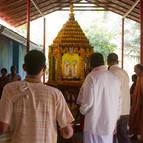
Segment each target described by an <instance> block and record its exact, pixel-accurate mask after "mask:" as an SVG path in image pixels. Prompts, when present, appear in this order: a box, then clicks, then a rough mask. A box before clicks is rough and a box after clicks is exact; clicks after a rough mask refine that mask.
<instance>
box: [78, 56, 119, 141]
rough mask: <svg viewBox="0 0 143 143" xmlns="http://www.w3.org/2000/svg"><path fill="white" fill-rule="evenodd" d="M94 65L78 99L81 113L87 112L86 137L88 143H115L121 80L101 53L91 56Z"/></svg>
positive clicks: (85, 113)
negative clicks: (110, 69) (105, 64)
mask: <svg viewBox="0 0 143 143" xmlns="http://www.w3.org/2000/svg"><path fill="white" fill-rule="evenodd" d="M91 68H92V71H91V72H90V73H89V74H88V75H87V77H86V79H85V81H84V83H83V85H82V87H81V89H80V92H79V96H78V99H77V104H80V112H81V114H83V115H85V120H84V139H83V140H84V143H113V133H114V130H115V128H116V122H117V120H118V118H119V116H120V110H121V109H120V104H121V100H120V81H119V80H118V78H117V77H116V76H115V75H114V74H112V73H111V72H109V71H108V70H107V67H106V66H104V59H103V56H102V55H101V54H100V53H94V54H92V55H91ZM115 93H116V94H115Z"/></svg>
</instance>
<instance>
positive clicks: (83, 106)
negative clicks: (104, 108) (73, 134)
mask: <svg viewBox="0 0 143 143" xmlns="http://www.w3.org/2000/svg"><path fill="white" fill-rule="evenodd" d="M94 82H95V81H94ZM94 91H95V90H94V87H93V80H92V78H91V77H87V78H86V79H85V81H84V83H83V85H82V87H81V89H80V92H79V95H78V98H77V104H79V105H80V108H79V110H80V113H81V114H82V115H85V114H86V113H87V112H88V111H89V110H90V109H91V108H92V105H93V96H95V92H94Z"/></svg>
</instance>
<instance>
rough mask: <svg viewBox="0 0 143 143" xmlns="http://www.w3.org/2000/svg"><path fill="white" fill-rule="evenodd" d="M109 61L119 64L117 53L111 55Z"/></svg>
mask: <svg viewBox="0 0 143 143" xmlns="http://www.w3.org/2000/svg"><path fill="white" fill-rule="evenodd" d="M107 61H110V62H118V55H117V54H116V53H110V54H109V55H108V57H107Z"/></svg>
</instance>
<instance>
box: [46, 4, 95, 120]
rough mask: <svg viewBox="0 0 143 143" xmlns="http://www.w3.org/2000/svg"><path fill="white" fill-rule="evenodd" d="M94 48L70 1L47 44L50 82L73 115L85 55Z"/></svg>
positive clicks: (86, 65)
mask: <svg viewBox="0 0 143 143" xmlns="http://www.w3.org/2000/svg"><path fill="white" fill-rule="evenodd" d="M92 52H93V48H92V47H91V46H90V44H89V40H88V39H87V38H86V36H85V34H84V32H83V31H82V29H81V27H80V25H79V24H78V22H77V21H76V20H75V18H74V13H73V5H71V7H70V15H69V19H68V21H67V22H66V23H65V24H64V25H63V27H62V29H61V30H60V32H59V33H58V35H57V37H56V38H55V39H54V41H53V44H52V45H51V46H50V47H49V81H48V84H49V85H53V86H56V87H57V88H59V89H60V90H61V91H62V93H63V95H64V96H65V98H66V101H67V103H68V105H69V107H70V109H71V110H72V112H73V114H74V116H75V118H76V117H77V105H76V98H77V96H78V92H79V89H80V87H81V84H82V82H83V80H84V79H85V76H86V74H87V72H88V71H89V68H90V67H89V65H90V64H89V60H88V57H89V56H90V54H91V53H92Z"/></svg>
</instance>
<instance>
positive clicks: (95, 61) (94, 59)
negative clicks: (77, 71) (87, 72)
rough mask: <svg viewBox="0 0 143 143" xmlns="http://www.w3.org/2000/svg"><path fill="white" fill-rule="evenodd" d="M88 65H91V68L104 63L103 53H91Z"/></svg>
mask: <svg viewBox="0 0 143 143" xmlns="http://www.w3.org/2000/svg"><path fill="white" fill-rule="evenodd" d="M90 65H91V68H94V67H98V66H101V65H104V58H103V55H102V54H100V53H93V54H92V55H91V56H90Z"/></svg>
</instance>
